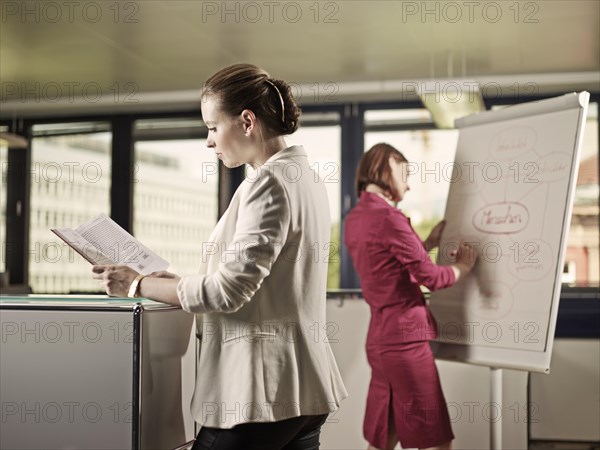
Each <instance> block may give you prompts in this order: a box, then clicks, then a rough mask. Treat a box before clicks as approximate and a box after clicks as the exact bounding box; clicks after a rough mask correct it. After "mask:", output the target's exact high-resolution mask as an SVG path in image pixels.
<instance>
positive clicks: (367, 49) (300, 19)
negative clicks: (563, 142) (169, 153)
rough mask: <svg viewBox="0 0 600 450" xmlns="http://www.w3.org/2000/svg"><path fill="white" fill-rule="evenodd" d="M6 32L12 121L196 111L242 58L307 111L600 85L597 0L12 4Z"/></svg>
mask: <svg viewBox="0 0 600 450" xmlns="http://www.w3.org/2000/svg"><path fill="white" fill-rule="evenodd" d="M0 26H1V29H0V38H1V39H0V60H1V61H0V62H1V64H0V78H1V80H2V101H3V108H2V110H3V111H2V115H3V116H4V117H7V116H11V115H14V114H15V111H16V112H17V113H18V114H20V115H27V114H33V113H35V112H40V111H41V112H42V113H45V112H47V111H50V112H51V111H53V110H55V109H59V108H63V109H64V108H66V109H67V110H69V111H71V110H74V109H76V108H77V107H78V106H79V107H81V106H82V102H81V99H78V96H79V95H81V94H82V93H83V94H84V97H83V99H84V100H85V101H84V103H85V105H83V106H87V107H90V108H93V107H94V106H96V107H98V106H100V105H103V107H104V108H105V109H106V108H108V109H112V110H119V108H121V109H123V108H125V107H135V103H138V104H139V103H148V104H150V103H152V102H153V101H154V102H155V103H156V104H159V103H163V104H167V103H169V99H170V101H171V103H173V104H175V103H185V101H186V99H189V98H190V97H195V94H194V92H197V90H198V89H199V88H200V86H201V83H202V81H203V80H204V79H206V78H207V77H208V76H209V75H211V74H212V73H213V72H215V71H216V70H217V69H218V68H220V67H223V66H225V65H228V64H232V63H236V62H252V63H254V64H257V65H259V66H262V67H264V68H265V69H267V70H268V71H269V72H270V73H271V74H272V76H274V77H276V78H283V79H285V80H287V81H290V82H294V83H298V88H297V93H298V91H301V92H299V93H300V94H301V95H302V100H303V102H306V103H311V102H317V103H318V102H321V101H327V100H328V99H335V98H343V97H352V96H353V95H354V96H360V95H361V94H366V95H367V97H368V98H382V97H383V98H389V99H394V98H396V99H397V97H398V96H399V95H400V94H399V91H401V90H406V86H407V85H406V84H404V85H403V86H402V85H398V82H402V83H408V82H409V81H410V80H413V81H415V80H431V79H448V78H464V77H466V78H473V79H477V80H480V81H482V82H484V83H488V85H490V86H491V85H493V84H494V83H495V82H496V81H497V83H498V84H499V85H502V86H503V88H502V89H501V91H502V92H501V95H503V96H510V95H517V94H521V95H524V94H530V93H531V92H532V91H533V90H536V88H537V90H538V91H540V92H543V91H544V90H548V89H550V90H557V91H558V90H560V89H561V86H567V87H568V88H585V89H588V90H595V91H598V90H599V87H598V80H599V79H600V78H599V75H598V73H599V72H600V31H599V30H600V2H599V1H597V0H581V1H579V0H573V1H549V0H544V1H530V2H529V1H516V0H515V1H497V2H492V1H481V2H462V1H457V2H448V1H435V2H422V1H418V2H417V1H414V2H412V1H353V0H349V1H335V2H329V1H320V2H316V1H296V2H294V1H283V2H279V1H257V2H252V1H250V2H248V1H245V2H237V1H236V2H234V1H228V2H221V1H219V2H204V1H148V0H144V1H138V2H128V1H121V2H119V3H116V2H113V1H99V2H94V1H90V2H41V1H40V2H14V1H13V2H7V1H3V2H2V23H1V24H0ZM394 82H395V83H396V84H395V85H394V84H393V83H394ZM329 83H331V84H329ZM390 83H391V84H390ZM528 83H529V84H528ZM532 83H533V84H532ZM511 86H512V88H511ZM317 88H318V89H319V92H320V93H319V95H318V96H317V95H316V92H317ZM117 92H118V95H117ZM150 93H153V94H150ZM152 96H154V97H152ZM152 99H154V100H152ZM136 100H137V102H136ZM140 100H141V101H140ZM196 100H197V99H196V98H194V101H196Z"/></svg>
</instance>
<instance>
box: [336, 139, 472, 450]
mask: <svg viewBox="0 0 600 450" xmlns="http://www.w3.org/2000/svg"><path fill="white" fill-rule="evenodd" d="M407 169H408V164H407V160H406V158H405V157H404V156H403V155H402V154H401V153H400V152H399V151H398V150H396V149H395V148H394V147H392V146H390V145H388V144H377V145H375V146H374V147H373V148H371V149H370V150H369V151H368V152H367V153H365V154H364V156H363V158H362V159H361V161H360V164H359V167H358V172H357V192H358V195H359V196H360V201H359V203H358V205H357V206H356V207H355V208H354V209H353V210H352V211H351V212H350V213H349V214H348V216H347V218H346V223H345V243H346V245H347V246H348V249H349V251H350V255H351V257H352V260H353V262H354V267H355V268H356V271H357V273H358V275H359V277H360V281H361V288H362V292H363V296H364V298H365V300H366V301H367V303H368V304H369V306H370V308H371V322H370V325H369V331H368V336H367V345H366V348H367V358H368V361H369V364H370V366H371V371H372V372H371V383H370V386H369V394H368V398H367V409H366V412H365V420H364V427H363V432H364V435H365V438H366V440H367V441H368V442H369V444H370V445H369V449H384V448H385V449H393V448H394V447H395V445H396V443H397V442H398V441H400V444H401V445H402V447H403V448H421V449H425V448H439V449H449V448H450V447H451V441H452V439H453V438H454V435H453V433H452V428H451V426H450V418H449V415H448V409H447V407H446V401H445V399H444V395H443V393H442V389H441V386H440V381H439V377H438V373H437V369H436V366H435V362H434V358H433V354H432V352H431V349H430V347H429V342H428V341H429V340H431V339H434V338H435V337H436V336H437V328H436V323H435V320H434V318H433V316H432V315H431V312H430V311H429V309H428V307H427V305H426V303H425V299H424V297H423V294H422V292H421V289H420V285H424V286H426V287H427V288H428V289H430V290H432V291H433V290H436V289H442V288H446V287H449V286H452V285H453V284H454V283H455V281H456V280H458V279H459V278H460V277H462V276H464V275H465V274H466V273H468V272H469V271H470V270H471V268H472V267H473V264H474V262H475V254H474V251H473V249H472V248H471V247H469V246H468V245H466V244H464V243H461V244H460V245H459V249H458V252H457V256H456V262H455V264H453V265H450V266H439V265H437V264H435V263H433V262H432V261H431V259H430V257H429V255H428V251H429V250H431V249H433V248H435V247H436V246H438V244H439V241H440V235H441V233H442V230H443V227H444V223H443V222H441V223H439V224H438V225H437V226H436V227H435V228H434V229H433V231H432V233H431V235H430V236H429V237H428V238H427V239H426V240H425V242H422V241H421V240H420V239H419V237H418V236H417V234H416V233H415V232H414V230H413V228H412V226H411V224H410V219H409V218H408V217H406V216H405V215H404V214H403V213H402V212H401V211H400V210H399V209H397V208H396V207H395V204H396V203H397V202H399V201H401V200H402V198H403V197H404V195H405V193H406V192H407V191H408V190H409V186H408V182H407V175H408V174H407Z"/></svg>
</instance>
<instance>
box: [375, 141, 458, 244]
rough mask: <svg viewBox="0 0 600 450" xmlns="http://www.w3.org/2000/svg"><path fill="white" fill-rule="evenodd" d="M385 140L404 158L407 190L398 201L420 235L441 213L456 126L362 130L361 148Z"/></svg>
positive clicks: (425, 236) (452, 158)
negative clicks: (402, 129)
mask: <svg viewBox="0 0 600 450" xmlns="http://www.w3.org/2000/svg"><path fill="white" fill-rule="evenodd" d="M379 142H385V143H388V144H390V145H392V146H394V147H395V148H396V149H398V150H399V151H400V152H402V154H403V155H404V156H405V157H406V159H408V161H409V163H410V166H409V168H410V169H409V170H410V172H409V178H408V184H409V187H410V190H409V192H408V193H407V194H406V196H405V198H404V199H403V200H402V202H401V203H400V204H399V205H398V206H399V208H400V209H402V211H403V212H404V213H405V214H406V215H407V216H409V217H410V219H411V223H412V225H413V227H414V229H415V231H416V232H417V234H418V235H419V236H420V237H421V239H425V238H427V236H429V233H430V232H431V229H432V228H433V227H434V226H435V225H436V224H437V223H438V222H439V221H440V220H442V218H443V217H444V212H445V209H446V200H447V198H448V191H449V189H450V178H451V176H452V164H453V162H454V155H455V153H456V144H457V142H458V131H457V130H413V131H386V132H368V133H365V151H367V150H369V149H370V148H371V147H372V146H373V145H375V144H377V143H379Z"/></svg>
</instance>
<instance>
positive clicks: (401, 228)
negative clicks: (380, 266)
mask: <svg viewBox="0 0 600 450" xmlns="http://www.w3.org/2000/svg"><path fill="white" fill-rule="evenodd" d="M385 221H386V223H385V224H384V227H383V229H384V231H383V239H384V242H385V244H386V245H387V246H388V248H389V250H390V252H391V253H392V254H393V255H394V256H395V257H396V259H397V260H398V261H400V263H402V266H403V267H404V268H405V270H406V271H407V272H408V274H409V276H410V280H411V282H413V283H416V284H419V285H423V286H425V287H427V288H428V289H429V290H431V291H435V290H437V289H443V288H446V287H449V286H452V285H453V284H454V282H455V281H456V280H455V276H454V271H453V270H452V268H451V267H448V266H440V265H438V264H435V263H434V262H433V261H432V260H431V258H430V257H429V254H428V253H427V250H426V249H425V246H424V245H423V241H421V239H420V238H419V236H418V235H417V234H416V233H415V231H414V230H413V229H412V227H411V226H410V223H409V222H408V219H407V218H406V217H405V216H404V215H403V214H402V213H400V212H399V211H398V212H394V213H392V214H388V215H387V217H386V219H385Z"/></svg>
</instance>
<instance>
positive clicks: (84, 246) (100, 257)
mask: <svg viewBox="0 0 600 450" xmlns="http://www.w3.org/2000/svg"><path fill="white" fill-rule="evenodd" d="M51 231H52V232H53V233H54V234H56V235H57V236H58V237H59V238H61V239H62V240H63V241H65V242H66V243H67V244H68V245H69V246H70V247H71V248H72V249H73V250H75V251H76V252H77V253H79V254H80V255H81V256H83V257H84V258H85V259H86V260H88V261H89V262H90V263H92V264H98V265H105V264H116V262H115V261H113V260H111V259H110V258H109V257H108V256H106V255H105V254H104V253H102V251H100V249H98V248H97V247H96V246H95V245H94V244H92V243H90V242H88V241H86V240H85V239H84V238H83V236H81V235H80V234H79V233H78V232H77V231H75V230H71V229H70V228H51Z"/></svg>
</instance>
